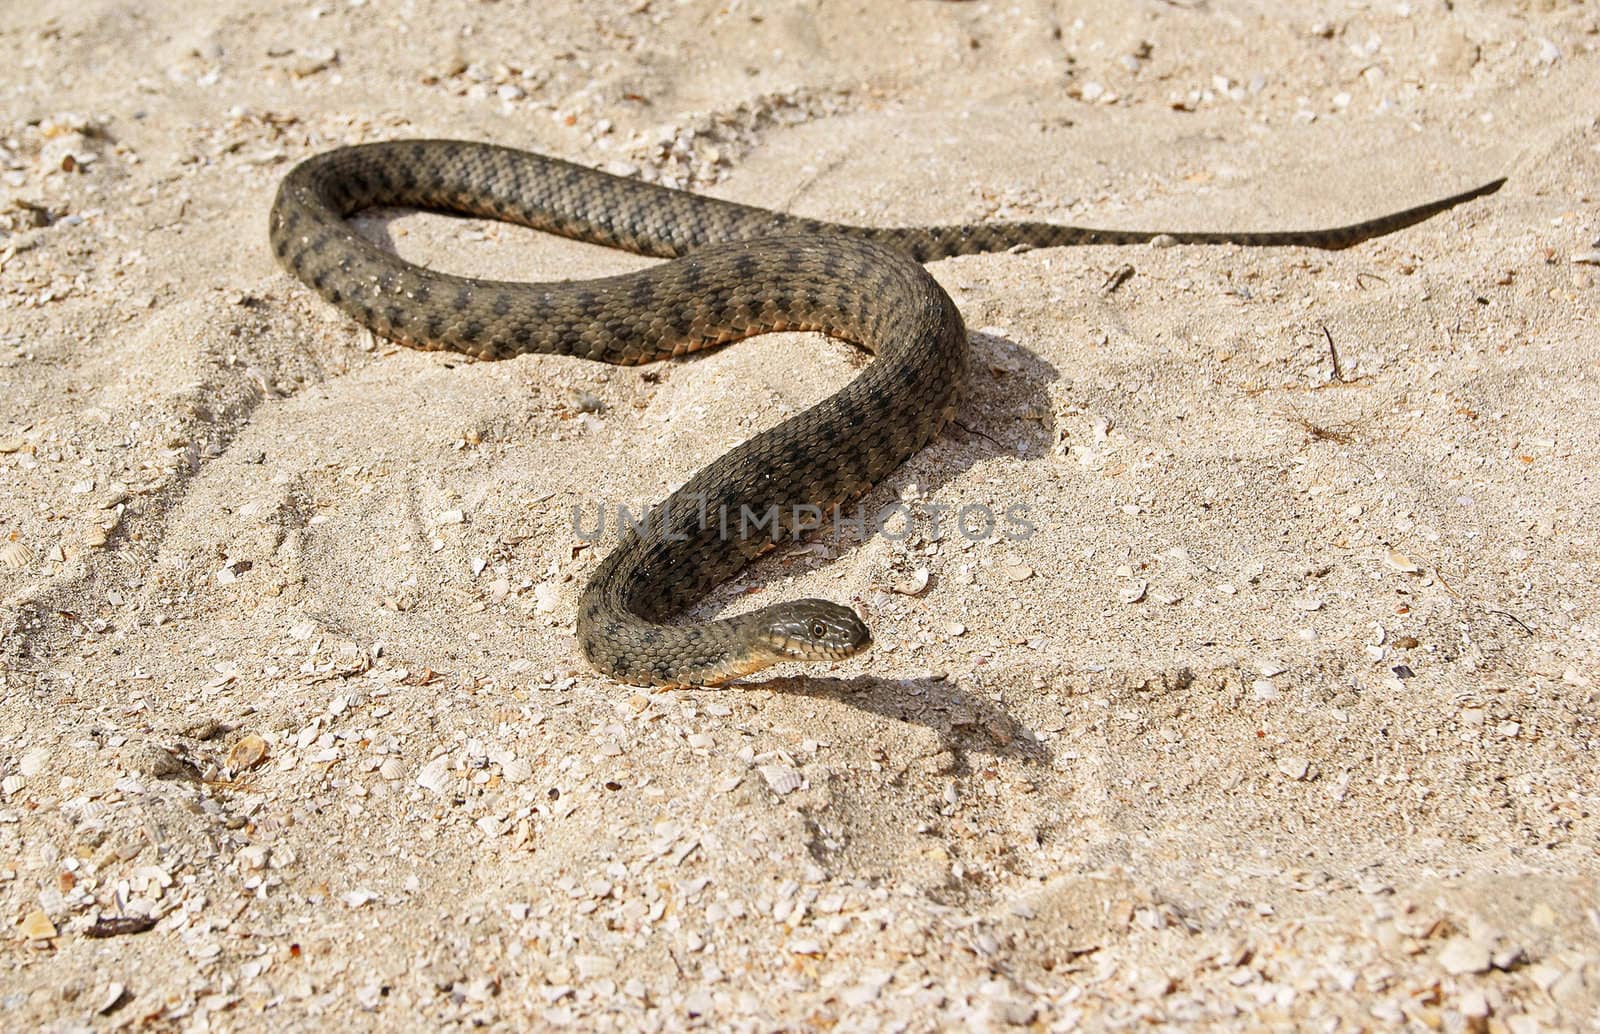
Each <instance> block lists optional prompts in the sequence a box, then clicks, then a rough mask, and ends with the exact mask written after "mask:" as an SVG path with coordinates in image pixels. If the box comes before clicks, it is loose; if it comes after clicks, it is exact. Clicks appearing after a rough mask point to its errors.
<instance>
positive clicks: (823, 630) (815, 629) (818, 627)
mask: <svg viewBox="0 0 1600 1034" xmlns="http://www.w3.org/2000/svg"><path fill="white" fill-rule="evenodd" d="M827 634H828V626H827V625H824V624H823V623H822V622H820V621H813V622H811V638H813V639H821V638H822V637H823V636H825V635H827Z"/></svg>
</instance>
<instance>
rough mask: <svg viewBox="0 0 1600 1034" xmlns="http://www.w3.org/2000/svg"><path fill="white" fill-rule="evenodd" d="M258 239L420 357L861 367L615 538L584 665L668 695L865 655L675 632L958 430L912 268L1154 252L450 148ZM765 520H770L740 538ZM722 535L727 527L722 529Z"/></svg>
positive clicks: (848, 616)
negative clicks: (422, 250)
mask: <svg viewBox="0 0 1600 1034" xmlns="http://www.w3.org/2000/svg"><path fill="white" fill-rule="evenodd" d="M1502 182H1503V181H1502V180H1497V181H1495V182H1493V183H1490V184H1486V185H1485V186H1482V187H1479V188H1477V189H1475V190H1472V191H1468V192H1465V193H1462V194H1457V195H1454V196H1452V197H1450V198H1446V199H1443V200H1440V201H1435V202H1431V203H1429V204H1426V205H1421V206H1418V207H1416V208H1412V209H1408V210H1406V211H1404V212H1399V213H1395V214H1392V215H1387V216H1383V217H1380V218H1378V219H1373V220H1369V221H1367V222H1362V223H1356V224H1353V225H1350V226H1345V227H1340V228H1336V229H1328V230H1312V231H1303V232H1295V231H1289V232H1268V233H1231V232H1210V233H1168V234H1166V236H1170V237H1171V238H1172V239H1173V240H1174V241H1175V242H1177V243H1197V244H1211V243H1224V242H1229V243H1236V244H1242V245H1255V246H1270V245H1301V246H1309V247H1319V248H1343V247H1348V246H1349V245H1351V244H1355V243H1357V242H1359V241H1362V240H1366V239H1367V238H1370V237H1374V236H1378V235H1380V234H1384V233H1389V232H1392V231H1394V230H1397V229H1400V228H1401V227H1404V226H1409V225H1411V224H1413V223H1416V222H1420V221H1421V220H1423V219H1426V218H1428V217H1429V216H1431V215H1434V214H1435V213H1437V212H1441V211H1443V210H1445V209H1447V208H1450V207H1452V206H1453V205H1456V204H1460V203H1461V202H1463V201H1466V200H1468V199H1470V198H1474V197H1478V196H1480V195H1482V194H1486V193H1490V192H1492V191H1494V190H1495V189H1497V188H1498V187H1499V186H1500V184H1501V183H1502ZM379 205H403V206H413V207H419V208H428V209H437V210H444V211H450V212H458V213H463V214H468V215H475V216H482V217H488V218H494V219H503V220H507V221H510V222H515V223H521V224H523V225H525V226H529V227H532V228H534V229H537V230H543V231H547V232H550V233H555V234H560V235H563V236H567V237H573V238H576V239H579V240H584V241H589V242H591V243H595V244H601V245H607V246H610V247H615V248H622V249H626V250H629V251H634V252H638V253H640V254H643V255H651V256H659V257H662V258H671V259H674V260H675V261H672V262H666V263H662V264H660V265H657V266H654V267H652V268H649V269H645V270H642V271H639V272H636V273H630V274H627V275H624V276H615V277H607V278H604V279H598V280H589V281H581V282H560V283H509V282H498V281H485V280H474V279H468V278H464V277H457V276H451V275H448V274H445V273H439V272H435V271H433V270H430V269H426V268H423V267H420V266H416V265H413V264H411V263H409V262H405V261H403V260H401V259H399V258H397V257H396V256H394V255H393V254H390V253H389V252H387V251H384V250H383V249H381V248H379V247H378V246H377V245H375V244H373V243H372V242H371V241H368V240H367V239H365V238H363V237H361V236H359V235H358V234H356V233H355V232H354V231H352V230H351V228H350V226H349V225H348V224H347V223H346V221H345V219H346V217H347V216H349V215H350V214H351V213H354V212H356V211H359V210H361V209H363V208H369V207H374V206H379ZM269 224H270V237H271V243H272V248H273V251H274V253H275V254H276V256H277V258H278V261H279V262H280V263H282V264H283V266H284V267H285V268H286V269H287V270H288V271H289V272H291V273H292V274H293V275H294V276H296V277H298V278H299V279H300V280H302V281H304V282H305V283H307V284H309V285H310V286H311V287H313V288H315V289H316V290H317V291H318V292H319V293H320V294H321V295H322V296H323V297H324V298H326V299H327V300H328V301H329V302H331V303H333V304H334V305H336V306H338V307H339V308H340V309H342V310H343V311H344V312H346V313H347V314H349V315H350V316H352V317H354V318H355V319H356V320H358V321H360V322H361V323H362V324H364V325H366V326H367V327H369V328H370V329H372V330H373V331H375V332H376V333H378V334H381V335H384V336H385V337H389V338H392V339H393V340H395V341H398V342H401V343H402V344H406V345H410V346H412V347H416V348H424V349H451V350H454V351H457V352H463V353H466V354H468V355H472V356H476V357H478V358H481V359H504V358H509V357H512V356H516V355H521V354H523V353H528V352H545V353H562V354H568V355H575V356H581V357H584V358H587V359H592V360H596V361H599V362H605V363H618V364H634V363H642V362H648V361H651V360H655V359H661V358H666V357H669V356H676V355H682V354H685V353H688V352H693V351H697V350H699V349H702V348H708V347H711V346H714V345H719V344H723V343H725V342H730V341H735V340H738V339H741V338H745V337H749V336H751V335H754V334H762V333H766V332H769V331H782V330H816V331H821V332H823V333H825V334H829V335H832V336H834V337H839V338H843V339H845V340H848V341H851V342H854V343H855V344H857V345H859V346H861V347H863V348H865V349H866V350H868V351H870V352H872V353H875V355H876V359H875V360H874V361H873V362H872V363H871V364H869V365H868V366H867V367H866V369H865V370H864V371H863V372H862V373H861V374H860V375H859V376H858V377H857V378H856V379H855V380H853V381H851V383H850V384H848V385H847V386H845V387H844V388H843V389H841V390H840V391H839V392H837V393H836V394H834V395H832V396H831V397H829V398H827V399H825V400H823V401H822V402H820V403H818V404H817V405H815V406H813V407H811V408H810V409H808V410H806V411H805V412H803V413H801V414H799V415H797V416H795V417H792V418H790V419H789V420H786V421H784V422H783V423H781V424H779V425H778V426H776V427H774V428H771V429H770V430H767V431H763V432H762V433H760V434H758V435H756V436H755V437H753V438H751V439H749V440H747V441H745V442H744V443H743V444H741V445H739V446H738V447H736V448H734V449H733V450H731V451H730V452H728V453H726V454H725V455H723V456H721V457H719V458H718V459H717V460H715V461H714V462H713V463H711V464H710V465H709V466H707V467H706V468H705V469H704V470H702V471H700V472H699V473H698V474H696V475H695V476H694V477H693V478H692V479H691V480H690V481H689V482H688V483H686V484H685V485H683V487H682V488H680V489H679V490H678V491H677V492H675V493H673V494H672V495H671V496H669V497H668V498H667V499H666V500H664V501H663V502H662V503H660V504H658V505H657V506H656V507H654V508H653V509H652V510H651V512H650V514H649V516H648V517H647V519H646V520H645V521H643V522H642V523H641V524H640V525H639V526H637V527H633V528H629V529H627V530H626V531H625V532H624V534H623V536H622V541H621V543H620V544H619V545H618V546H617V547H616V549H615V550H613V552H611V553H610V554H609V555H608V556H607V557H606V558H605V559H604V560H603V561H602V562H601V563H600V565H599V567H598V568H597V569H596V570H595V572H594V574H593V576H592V577H591V579H590V581H589V584H588V586H587V587H586V589H585V590H584V593H583V595H582V598H581V599H580V600H579V603H578V612H577V622H576V625H577V634H578V640H579V643H580V645H581V646H582V649H583V651H584V653H585V654H586V655H587V657H588V658H589V660H590V662H591V663H592V664H594V666H595V667H597V668H599V669H600V670H601V671H603V672H605V673H607V674H609V675H611V676H613V677H615V678H617V679H619V680H622V681H624V682H629V683H636V684H642V685H659V686H684V685H719V684H721V683H723V682H726V681H728V680H729V679H733V678H737V677H739V676H741V675H745V674H748V673H750V672H753V671H756V670H758V669H760V668H763V667H766V666H767V665H770V664H773V663H777V662H779V661H785V660H834V659H839V658H843V657H847V656H850V655H852V654H854V653H857V652H859V651H861V650H863V649H865V648H866V647H867V646H868V645H870V643H871V636H870V633H869V632H868V630H867V627H866V625H865V624H864V623H863V622H862V621H861V619H860V617H859V616H858V615H857V614H856V613H855V611H854V610H852V609H850V608H849V607H845V606H842V605H840V604H837V603H832V602H829V601H827V600H798V601H792V602H786V603H779V604H774V605H772V606H767V607H763V608H761V609H758V610H755V611H752V612H750V613H747V614H743V615H740V616H737V617H733V618H723V619H718V620H714V621H708V622H704V623H700V624H669V623H667V621H668V619H669V618H670V617H672V616H673V615H674V614H676V613H678V612H680V611H682V610H683V609H685V608H686V607H688V606H690V605H691V604H693V603H694V602H695V601H696V600H698V599H700V598H702V597H704V596H705V595H706V594H707V593H709V592H710V591H711V589H712V588H713V587H715V586H716V585H717V584H719V583H720V582H722V581H725V580H726V579H728V578H730V577H732V576H733V575H734V574H735V573H736V572H737V571H739V569H741V568H742V567H743V566H744V565H745V564H747V563H748V562H749V561H750V560H751V559H752V558H753V557H755V556H757V555H759V554H760V553H761V552H763V551H765V550H766V549H768V548H770V547H771V546H772V545H773V544H774V543H775V542H777V541H780V540H782V539H784V538H786V537H789V536H792V535H794V534H796V533H797V530H798V528H800V527H803V526H804V521H805V520H806V515H807V514H808V513H811V512H815V511H820V512H822V513H828V512H831V511H832V510H833V508H834V507H836V506H839V505H842V504H844V503H847V502H850V501H852V500H855V499H859V498H860V497H861V496H862V495H864V494H865V493H866V492H867V491H868V490H869V489H871V488H872V487H873V486H874V485H876V484H878V483H879V482H880V481H882V480H883V479H884V478H885V477H887V476H888V475H889V474H890V472H892V471H893V470H894V469H895V468H897V467H898V466H900V464H901V463H903V462H904V461H905V460H906V459H907V458H909V457H910V456H912V455H913V454H915V453H916V452H917V451H918V450H919V449H921V448H922V447H923V446H924V445H926V444H927V443H928V442H929V441H930V440H931V439H932V438H933V437H934V435H936V434H937V433H938V431H939V430H940V428H941V426H942V425H943V424H944V422H945V421H946V420H948V419H949V418H950V416H951V414H952V413H953V411H954V409H955V406H956V404H957V402H958V400H959V395H960V391H961V387H962V384H963V381H964V374H965V370H966V367H967V333H966V329H965V327H964V325H963V324H962V320H961V314H960V312H958V311H957V309H956V306H955V304H954V303H953V302H952V301H951V300H950V297H949V296H948V295H947V294H946V293H945V292H944V291H943V290H942V289H941V288H940V287H939V285H938V283H937V282H935V281H934V279H933V277H932V276H930V275H929V274H928V273H927V271H926V270H924V269H923V268H922V265H921V263H923V262H926V261H930V260H933V259H938V258H944V257H947V256H952V255H961V254H970V253H975V252H986V251H996V250H1003V249H1006V248H1011V247H1015V246H1017V245H1029V246H1033V247H1056V246H1061V245H1073V244H1133V243H1140V242H1145V241H1150V240H1152V239H1154V238H1155V237H1157V236H1158V235H1160V232H1159V231H1135V230H1096V229H1086V228H1082V227H1073V226H1058V225H1054V224H1047V223H995V224H978V225H966V226H944V227H925V228H881V227H856V226H844V225H838V224H832V223H825V222H819V221H817V220H814V219H805V218H800V217H797V216H792V215H785V214H782V213H778V212H772V211H768V210H766V209H761V208H754V207H750V206H747V205H740V204H735V203H732V202H728V201H721V200H717V199H714V198H707V197H702V196H698V195H694V194H688V193H685V192H682V191H677V190H670V189H667V188H664V187H659V186H654V185H651V184H646V183H641V182H637V181H634V180H630V179H624V178H620V177H616V176H612V175H609V174H607V173H604V172H599V171H596V170H593V169H589V168H585V167H583V166H579V165H574V164H571V163H569V162H564V161H560V160H558V159H554V158H547V157H544V156H541V155H537V154H532V153H529V152H525V151H517V150H512V149H508V148H503V147H497V146H492V145H488V144H481V143H467V142H459V141H448V140H413V141H395V142H390V143H377V144H366V145H361V146H356V147H346V148H341V149H338V150H334V151H330V152H327V153H324V154H321V155H317V156H315V157H312V158H310V159H308V160H306V161H304V162H302V163H301V164H299V165H298V166H296V167H295V168H294V169H293V170H291V171H290V173H289V174H288V175H287V176H286V177H285V178H284V180H283V182H282V184H281V185H280V187H279V190H278V195H277V198H276V200H275V201H274V203H273V207H272V212H271V215H270V219H269ZM774 508H775V511H776V515H777V519H776V521H775V522H772V523H764V524H763V523H761V522H759V521H756V522H750V523H749V524H747V523H746V522H743V521H740V520H738V517H739V516H740V515H742V514H743V513H745V512H749V513H752V514H755V515H757V516H758V517H759V516H760V515H766V514H769V513H771V512H772V511H773V510H774ZM811 508H815V511H813V510H812V509H811ZM708 515H709V519H708ZM725 515H734V517H735V519H734V520H733V521H731V522H730V521H728V520H727V519H719V518H725ZM750 524H755V525H756V526H755V527H751V526H750Z"/></svg>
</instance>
